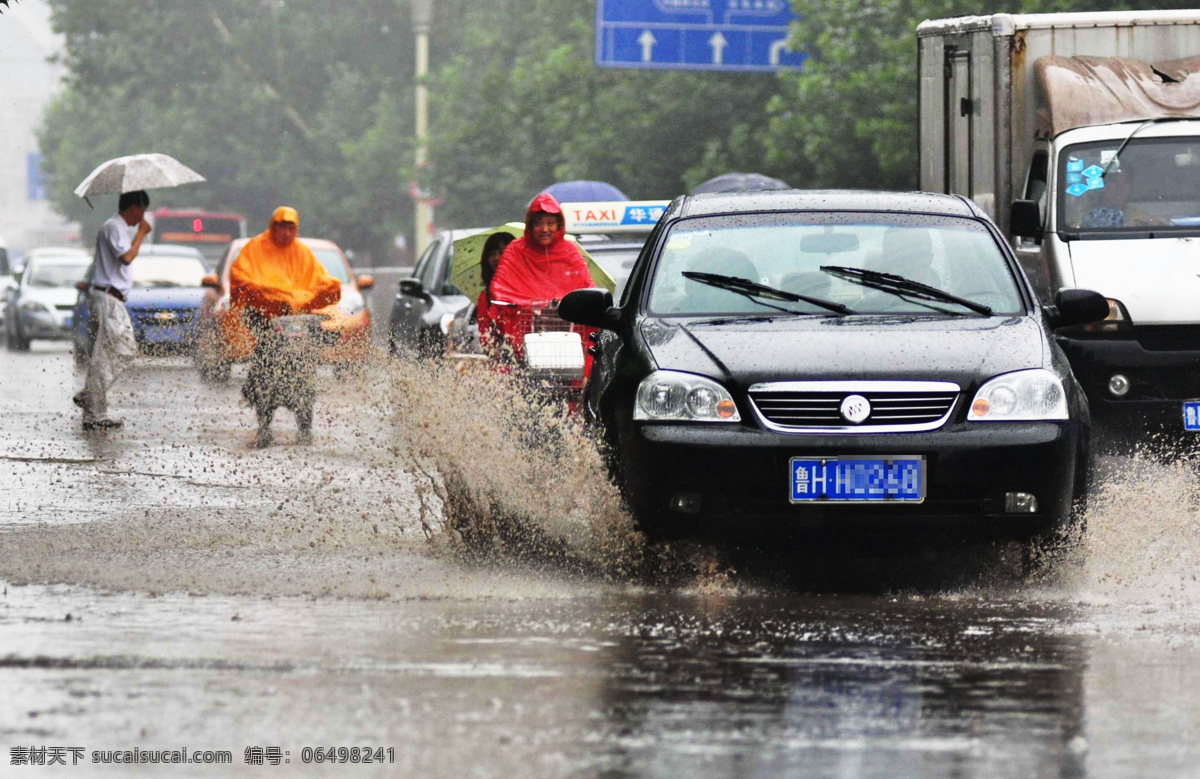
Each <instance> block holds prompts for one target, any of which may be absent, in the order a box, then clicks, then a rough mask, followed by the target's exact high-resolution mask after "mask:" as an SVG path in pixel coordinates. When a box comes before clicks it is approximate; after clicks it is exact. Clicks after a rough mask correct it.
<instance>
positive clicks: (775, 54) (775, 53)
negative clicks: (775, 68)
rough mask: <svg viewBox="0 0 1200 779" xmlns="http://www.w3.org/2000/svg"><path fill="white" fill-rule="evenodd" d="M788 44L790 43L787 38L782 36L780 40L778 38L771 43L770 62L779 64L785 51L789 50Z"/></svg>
mask: <svg viewBox="0 0 1200 779" xmlns="http://www.w3.org/2000/svg"><path fill="white" fill-rule="evenodd" d="M787 44H788V39H787V38H780V39H779V40H777V41H775V42H774V43H772V44H771V52H770V55H769V62H770V63H771V64H772V65H778V64H779V62H780V60H781V59H782V57H783V53H784V52H785V51H787Z"/></svg>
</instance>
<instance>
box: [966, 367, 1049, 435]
mask: <svg viewBox="0 0 1200 779" xmlns="http://www.w3.org/2000/svg"><path fill="white" fill-rule="evenodd" d="M1067 418H1068V414H1067V393H1066V390H1064V389H1063V383H1062V379H1060V378H1058V376H1056V375H1054V374H1053V373H1051V372H1050V371H1048V370H1045V369H1043V368H1034V369H1032V370H1026V371H1015V372H1014V373H1005V374H1003V375H1002V376H997V377H996V378H994V379H992V380H991V381H988V382H987V383H986V384H984V385H983V386H982V387H980V388H979V392H977V393H975V400H974V401H973V402H972V403H971V413H970V414H968V415H967V421H969V422H1030V421H1035V420H1062V419H1067Z"/></svg>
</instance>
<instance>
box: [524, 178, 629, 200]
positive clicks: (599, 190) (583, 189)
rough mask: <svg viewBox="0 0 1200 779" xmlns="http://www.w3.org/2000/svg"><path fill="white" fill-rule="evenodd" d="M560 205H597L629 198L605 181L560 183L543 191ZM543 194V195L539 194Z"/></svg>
mask: <svg viewBox="0 0 1200 779" xmlns="http://www.w3.org/2000/svg"><path fill="white" fill-rule="evenodd" d="M542 193H549V194H551V195H554V199H555V200H557V201H558V202H560V203H596V202H607V201H611V200H628V199H629V196H628V195H626V194H625V193H624V192H622V191H621V190H619V189H617V188H616V187H614V186H613V185H612V184H606V183H605V182H603V181H560V182H558V183H557V184H551V185H550V186H548V187H546V188H545V189H543V190H542ZM539 194H541V193H539Z"/></svg>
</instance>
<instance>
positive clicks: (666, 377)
mask: <svg viewBox="0 0 1200 779" xmlns="http://www.w3.org/2000/svg"><path fill="white" fill-rule="evenodd" d="M633 418H634V419H645V420H656V421H657V420H679V421H686V422H740V421H741V419H742V417H741V415H740V414H738V410H737V404H735V403H734V402H733V397H732V396H731V395H730V394H729V390H727V389H725V388H724V387H722V386H721V385H720V384H718V383H717V382H715V381H713V380H712V379H706V378H705V377H703V376H697V375H695V374H692V373H679V372H677V371H654V372H653V373H651V374H650V375H649V376H647V377H646V378H644V379H642V383H641V384H640V385H639V386H638V391H637V401H636V402H635V404H634V409H633Z"/></svg>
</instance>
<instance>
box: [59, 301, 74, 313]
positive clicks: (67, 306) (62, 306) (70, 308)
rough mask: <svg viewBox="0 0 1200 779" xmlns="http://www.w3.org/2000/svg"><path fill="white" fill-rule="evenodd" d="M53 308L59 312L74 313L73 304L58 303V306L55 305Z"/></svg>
mask: <svg viewBox="0 0 1200 779" xmlns="http://www.w3.org/2000/svg"><path fill="white" fill-rule="evenodd" d="M55 308H57V309H58V310H59V311H74V310H75V304H74V303H60V304H58V305H56V306H55Z"/></svg>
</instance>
